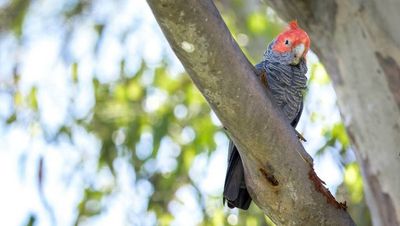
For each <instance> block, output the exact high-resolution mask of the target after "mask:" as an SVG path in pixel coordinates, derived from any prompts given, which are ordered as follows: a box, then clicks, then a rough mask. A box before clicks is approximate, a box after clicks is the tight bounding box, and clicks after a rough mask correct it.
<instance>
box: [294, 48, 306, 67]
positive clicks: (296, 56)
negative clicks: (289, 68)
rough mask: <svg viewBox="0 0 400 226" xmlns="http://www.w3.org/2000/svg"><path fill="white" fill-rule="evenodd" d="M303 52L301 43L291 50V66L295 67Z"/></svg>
mask: <svg viewBox="0 0 400 226" xmlns="http://www.w3.org/2000/svg"><path fill="white" fill-rule="evenodd" d="M304 50H305V46H304V44H303V43H300V44H298V45H297V46H296V47H294V48H293V49H292V52H293V60H292V63H291V64H292V65H297V64H299V63H300V60H301V58H302V57H303V54H304Z"/></svg>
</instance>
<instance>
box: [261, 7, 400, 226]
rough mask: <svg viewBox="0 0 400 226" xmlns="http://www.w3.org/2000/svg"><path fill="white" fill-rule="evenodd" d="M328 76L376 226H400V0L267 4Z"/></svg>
mask: <svg viewBox="0 0 400 226" xmlns="http://www.w3.org/2000/svg"><path fill="white" fill-rule="evenodd" d="M267 2H268V3H270V5H271V6H272V7H273V8H274V9H275V10H276V11H277V12H278V14H279V15H280V16H282V17H283V18H284V19H287V20H289V19H293V18H296V19H297V20H298V21H299V23H300V25H301V26H302V27H304V28H305V30H307V31H308V33H309V35H310V37H311V41H312V43H313V46H312V47H313V50H314V51H315V52H317V54H318V56H319V57H320V58H321V60H322V62H323V63H324V65H325V66H326V68H327V70H328V72H329V74H330V75H331V77H332V80H333V83H334V86H335V90H336V93H337V97H338V102H339V108H340V111H341V113H342V116H343V119H344V121H345V123H346V127H347V131H348V134H349V136H350V138H351V140H352V144H353V146H354V148H355V150H356V155H357V159H358V161H359V163H360V165H361V167H362V172H363V179H364V185H365V186H364V187H365V193H366V198H367V203H368V205H369V208H370V210H371V214H372V220H373V223H374V225H376V226H381V225H400V177H399V173H400V26H399V21H400V14H399V11H400V1H390V0H384V1H380V0H379V1H378V0H366V1H343V0H336V1H335V0H330V1H318V0H301V1H298V0H289V1H280V0H268V1H267Z"/></svg>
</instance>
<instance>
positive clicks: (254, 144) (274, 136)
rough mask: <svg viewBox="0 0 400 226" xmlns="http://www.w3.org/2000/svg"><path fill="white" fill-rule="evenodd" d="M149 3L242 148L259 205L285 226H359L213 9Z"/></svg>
mask: <svg viewBox="0 0 400 226" xmlns="http://www.w3.org/2000/svg"><path fill="white" fill-rule="evenodd" d="M148 3H149V5H150V7H151V9H152V11H153V13H154V15H155V17H156V19H157V21H158V23H159V25H160V27H161V29H162V30H163V32H164V34H165V36H166V37H167V40H168V41H169V43H170V45H171V47H172V49H173V50H174V52H175V53H176V55H177V56H178V58H179V59H180V60H181V62H182V64H183V65H184V67H185V69H186V71H187V72H188V73H189V75H190V77H191V78H192V80H193V82H194V83H195V84H196V86H197V87H198V88H199V90H200V91H201V92H202V93H203V95H204V96H205V98H206V99H207V101H208V102H209V104H210V106H211V107H212V109H213V110H214V111H215V113H216V114H217V115H218V117H219V118H220V120H221V122H222V123H223V124H224V126H225V127H226V129H227V132H228V133H229V135H230V137H231V138H232V139H233V141H234V143H235V144H236V145H237V147H238V149H239V152H240V155H241V157H242V161H243V163H244V168H245V175H246V184H247V186H248V189H249V192H250V194H251V196H252V198H253V200H254V202H255V203H256V204H257V205H258V206H259V207H260V208H261V209H262V210H263V211H264V212H265V213H266V214H267V215H268V216H270V218H271V219H272V220H273V221H274V222H275V223H276V224H278V225H354V223H353V221H352V219H351V218H350V216H349V215H348V213H347V212H346V211H345V210H344V209H345V205H344V204H341V203H338V202H336V200H335V199H334V198H333V196H331V195H330V193H329V192H328V191H327V190H326V189H325V188H324V187H323V186H322V185H321V181H320V180H319V178H318V177H317V176H316V174H315V173H314V170H313V168H312V159H311V158H310V156H309V155H308V154H307V153H306V152H305V150H304V149H303V147H302V146H301V144H300V142H299V141H298V139H297V138H296V135H295V133H294V131H293V129H292V128H291V127H290V125H289V124H288V122H286V121H285V119H284V118H283V116H282V115H283V114H282V113H281V112H279V110H278V109H277V108H276V107H275V106H274V104H273V103H272V102H271V99H270V96H269V93H268V92H266V90H265V89H264V87H263V86H262V85H261V83H260V82H259V81H258V80H257V78H256V75H255V72H254V70H255V69H254V67H253V66H252V65H251V64H250V63H249V61H248V60H247V59H246V57H245V56H244V55H243V53H242V51H241V50H240V48H239V47H238V45H237V44H236V42H235V41H234V40H233V38H232V36H231V34H230V32H229V30H228V29H227V27H226V25H225V23H224V22H223V20H222V18H221V16H220V14H219V12H218V10H217V9H216V8H215V6H214V4H213V2H212V1H211V0H202V1H198V0H148ZM221 195H222V194H221ZM221 198H222V197H221Z"/></svg>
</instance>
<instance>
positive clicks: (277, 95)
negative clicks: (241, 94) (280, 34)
mask: <svg viewBox="0 0 400 226" xmlns="http://www.w3.org/2000/svg"><path fill="white" fill-rule="evenodd" d="M274 43H275V41H273V42H272V43H271V44H270V45H269V46H268V49H267V51H266V52H265V54H264V57H263V60H262V62H260V63H259V64H257V65H256V69H257V71H258V74H259V75H260V74H261V73H265V74H266V78H267V82H268V88H269V89H270V90H271V93H272V97H273V100H274V101H275V103H276V104H277V105H278V107H279V108H280V109H281V111H282V112H283V114H284V115H285V116H286V118H287V119H288V120H289V122H290V123H291V125H292V126H293V127H296V125H297V123H298V121H299V119H300V116H301V112H302V109H303V92H304V91H305V89H306V85H307V77H306V76H305V74H306V73H307V65H306V62H305V60H304V59H302V60H301V61H300V63H299V64H298V65H290V62H292V59H293V57H294V56H293V55H292V53H290V52H289V53H284V54H278V53H276V52H274V51H272V47H273V45H274ZM223 200H224V203H225V201H227V203H228V206H229V207H230V208H234V207H237V208H241V209H248V207H249V205H250V203H251V197H250V195H249V193H248V191H247V188H246V183H245V180H244V169H243V165H242V161H241V158H240V155H239V152H238V150H237V148H236V146H235V145H234V144H233V143H232V141H230V143H229V153H228V170H227V174H226V178H225V185H224V198H223Z"/></svg>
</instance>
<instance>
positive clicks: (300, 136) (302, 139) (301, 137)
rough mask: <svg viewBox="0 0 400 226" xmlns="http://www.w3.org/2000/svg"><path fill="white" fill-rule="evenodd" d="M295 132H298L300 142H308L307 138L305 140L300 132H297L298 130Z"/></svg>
mask: <svg viewBox="0 0 400 226" xmlns="http://www.w3.org/2000/svg"><path fill="white" fill-rule="evenodd" d="M295 131H296V135H297V138H299V140H301V141H304V142H307V140H306V138H304V137H303V135H301V134H300V133H299V132H297V130H295Z"/></svg>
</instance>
